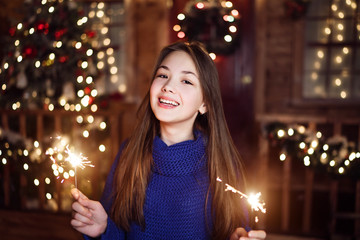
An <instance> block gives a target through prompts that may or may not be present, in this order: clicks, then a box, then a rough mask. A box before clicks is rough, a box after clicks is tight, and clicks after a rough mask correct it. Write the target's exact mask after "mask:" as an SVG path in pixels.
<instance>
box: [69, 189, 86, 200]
mask: <svg viewBox="0 0 360 240" xmlns="http://www.w3.org/2000/svg"><path fill="white" fill-rule="evenodd" d="M71 195H72V196H73V198H74V199H75V200H79V198H81V199H88V197H86V196H85V195H84V194H83V193H82V192H80V191H79V189H77V188H73V189H71Z"/></svg>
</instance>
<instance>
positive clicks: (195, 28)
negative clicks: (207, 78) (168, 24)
mask: <svg viewBox="0 0 360 240" xmlns="http://www.w3.org/2000/svg"><path fill="white" fill-rule="evenodd" d="M177 19H178V21H179V23H178V24H176V25H175V26H173V30H174V31H175V32H176V33H177V37H178V38H179V39H188V40H189V41H191V40H197V41H200V42H202V43H204V44H205V46H206V48H207V50H208V51H209V52H210V53H212V54H213V55H212V58H213V59H214V58H216V55H215V54H230V53H232V52H233V51H234V49H235V48H236V44H238V40H239V38H240V19H241V16H240V13H239V11H238V10H236V9H235V8H234V6H233V3H232V2H231V1H216V0H212V1H211V0H209V1H201V0H200V1H199V0H194V1H189V2H188V4H187V5H186V7H185V9H184V12H183V13H179V14H178V15H177Z"/></svg>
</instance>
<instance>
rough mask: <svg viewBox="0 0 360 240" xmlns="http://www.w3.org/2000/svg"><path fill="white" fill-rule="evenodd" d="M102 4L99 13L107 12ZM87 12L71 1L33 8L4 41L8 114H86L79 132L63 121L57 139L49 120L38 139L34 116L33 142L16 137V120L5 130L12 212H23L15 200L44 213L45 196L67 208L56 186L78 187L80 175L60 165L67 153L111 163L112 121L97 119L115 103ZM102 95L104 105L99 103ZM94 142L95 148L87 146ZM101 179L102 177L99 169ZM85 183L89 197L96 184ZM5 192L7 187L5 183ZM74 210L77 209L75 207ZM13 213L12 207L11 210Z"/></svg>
mask: <svg viewBox="0 0 360 240" xmlns="http://www.w3.org/2000/svg"><path fill="white" fill-rule="evenodd" d="M99 4H100V3H99ZM99 4H98V8H102V5H99ZM95 6H96V4H95ZM85 7H86V5H84V6H82V5H81V3H79V2H73V1H71V0H41V1H40V0H25V2H24V6H23V9H24V11H25V13H24V17H23V19H22V20H21V21H20V22H19V21H13V20H12V21H13V24H12V26H11V27H10V29H9V31H8V34H7V35H5V36H1V37H0V40H1V41H0V42H2V43H4V46H3V48H2V49H3V50H4V51H3V52H2V53H1V54H0V61H1V63H0V64H1V65H0V86H1V90H0V91H1V94H0V104H2V105H1V106H2V108H4V107H5V108H11V109H13V110H17V109H19V108H20V109H25V108H29V109H39V108H40V109H44V110H48V111H52V110H53V109H56V108H59V109H61V108H64V109H65V110H69V111H76V112H79V116H77V117H76V124H77V127H76V128H72V127H70V126H73V123H74V122H73V121H74V119H71V116H72V117H73V116H74V115H69V116H70V117H69V118H62V119H61V124H62V136H58V135H57V133H55V132H53V131H54V129H53V127H54V126H52V123H51V121H46V120H44V122H43V126H42V127H43V129H44V131H45V133H44V136H43V138H42V139H35V138H37V135H36V132H34V131H36V129H35V128H34V127H33V126H34V125H36V123H35V119H34V118H31V117H30V116H27V117H28V118H27V121H28V122H30V124H28V125H27V127H28V126H30V128H31V129H27V130H26V132H27V135H28V136H27V137H26V138H25V137H24V136H23V135H20V134H19V133H18V132H17V130H15V131H12V129H19V127H18V126H16V127H12V126H11V125H16V124H18V123H17V121H11V120H9V125H10V126H8V129H7V127H6V126H3V124H2V125H1V126H0V159H1V164H0V181H5V180H4V179H5V178H6V172H7V173H9V174H7V178H8V179H7V180H6V181H7V182H8V185H11V186H12V187H11V189H8V190H7V192H8V195H10V197H9V198H10V200H8V203H11V204H12V205H14V206H12V207H18V206H19V204H20V203H19V202H14V201H13V200H14V199H19V196H20V195H21V196H23V199H26V203H25V204H24V203H21V205H22V207H25V208H32V206H33V208H38V207H39V206H38V203H36V202H38V201H37V198H38V196H39V195H41V194H43V195H45V196H42V197H46V199H47V207H49V206H50V205H51V204H50V203H51V202H54V199H61V201H62V203H60V202H59V204H62V205H64V200H65V199H64V198H62V197H60V196H59V195H60V192H59V190H56V189H55V185H56V184H55V183H58V182H60V181H61V182H63V181H64V180H67V179H70V180H71V181H69V183H70V182H72V180H73V179H72V178H74V177H75V174H74V171H73V167H72V166H69V164H66V161H65V163H64V161H61V159H60V158H59V156H66V152H68V153H69V152H70V151H71V152H73V151H75V148H76V152H77V151H79V152H86V154H90V155H91V156H92V158H91V160H94V158H95V159H96V157H95V156H99V155H98V154H99V153H100V155H101V156H102V157H104V158H105V156H107V155H104V154H106V153H104V152H105V149H106V145H108V143H109V136H110V134H109V131H110V127H109V126H108V125H107V123H106V122H107V120H108V119H107V117H104V116H101V115H96V116H93V115H92V112H96V111H97V110H98V107H97V106H98V103H99V105H100V106H101V107H102V108H103V107H104V106H106V105H107V101H106V100H104V98H106V97H107V96H105V93H104V91H99V90H97V88H96V87H97V86H96V84H95V83H96V80H97V79H99V78H102V77H103V75H104V74H105V73H104V72H101V71H100V70H99V69H98V68H97V67H96V62H97V60H96V59H97V58H96V52H97V50H96V49H95V48H94V47H95V46H96V43H97V41H98V37H99V36H97V32H96V31H95V30H93V26H92V25H93V24H92V22H90V20H89V19H88V17H87V13H86V9H85ZM102 50H104V49H102ZM105 50H106V49H105ZM99 92H100V93H99ZM101 94H104V96H103V97H104V98H101V96H99V95H101ZM100 99H101V100H100ZM100 101H101V102H100ZM104 104H105V105H104ZM87 108H89V109H87ZM89 110H90V111H89ZM74 129H75V130H74ZM89 136H90V137H91V140H90V141H89V142H87V143H85V141H87V140H89V139H88V138H89ZM59 139H61V141H60V140H59ZM60 147H61V148H60ZM55 148H56V149H57V151H60V149H61V153H60V152H57V155H56V157H55V156H50V155H49V154H46V153H48V152H49V151H48V150H49V149H55ZM107 157H108V156H107ZM51 158H52V159H51ZM55 158H56V159H55ZM50 160H53V161H50ZM96 171H100V169H99V166H98V167H97V169H96ZM87 172H89V171H87ZM90 172H91V171H90ZM93 172H94V171H93ZM3 176H4V177H3ZM43 180H44V181H45V183H46V185H45V187H43V190H41V191H40V190H39V189H38V188H39V185H42V184H44V183H43ZM82 182H83V185H82V190H86V189H83V188H84V185H85V186H88V185H89V184H88V183H86V182H85V181H82ZM84 182H85V183H84ZM69 183H66V181H65V183H64V184H63V185H62V186H63V187H62V188H63V189H65V188H66V186H68V184H69ZM65 184H66V186H64V185H65ZM3 185H4V186H5V185H6V184H3V182H1V186H3ZM42 191H43V192H42ZM66 191H67V192H68V190H66ZM2 192H3V191H2V190H1V189H0V206H3V204H4V203H2V202H1V199H3V197H2V196H1V195H2ZM4 192H5V190H4ZM32 200H34V202H33V203H32ZM68 202H69V203H70V205H71V201H68ZM24 205H25V206H24ZM31 205H32V206H31ZM68 205H69V204H68ZM70 205H69V206H70ZM5 206H7V207H9V205H8V204H6V203H5ZM69 206H68V207H69ZM49 208H51V209H52V210H54V209H58V208H61V206H60V205H57V203H55V204H54V203H53V204H52V207H51V206H50V207H49ZM62 208H63V209H64V206H63V207H62ZM65 208H66V207H65Z"/></svg>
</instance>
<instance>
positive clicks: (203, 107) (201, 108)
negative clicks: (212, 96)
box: [199, 103, 207, 115]
mask: <svg viewBox="0 0 360 240" xmlns="http://www.w3.org/2000/svg"><path fill="white" fill-rule="evenodd" d="M206 112H207V108H206V106H205V103H203V104H201V106H200V108H199V113H200V114H201V115H203V114H204V113H206Z"/></svg>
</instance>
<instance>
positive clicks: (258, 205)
mask: <svg viewBox="0 0 360 240" xmlns="http://www.w3.org/2000/svg"><path fill="white" fill-rule="evenodd" d="M216 181H218V182H223V181H222V179H221V178H220V177H217V178H216ZM225 186H226V188H225V191H231V192H233V193H237V194H239V195H240V198H245V199H246V200H247V202H248V203H249V205H250V206H251V209H252V210H254V211H257V212H258V211H261V212H262V213H266V208H265V203H264V202H261V201H260V196H261V193H260V192H258V193H256V194H250V195H249V196H248V195H246V194H244V193H243V192H241V191H239V190H237V189H236V188H234V187H233V186H231V185H229V184H227V183H225ZM258 221H259V219H258V217H257V216H256V217H255V222H258Z"/></svg>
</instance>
